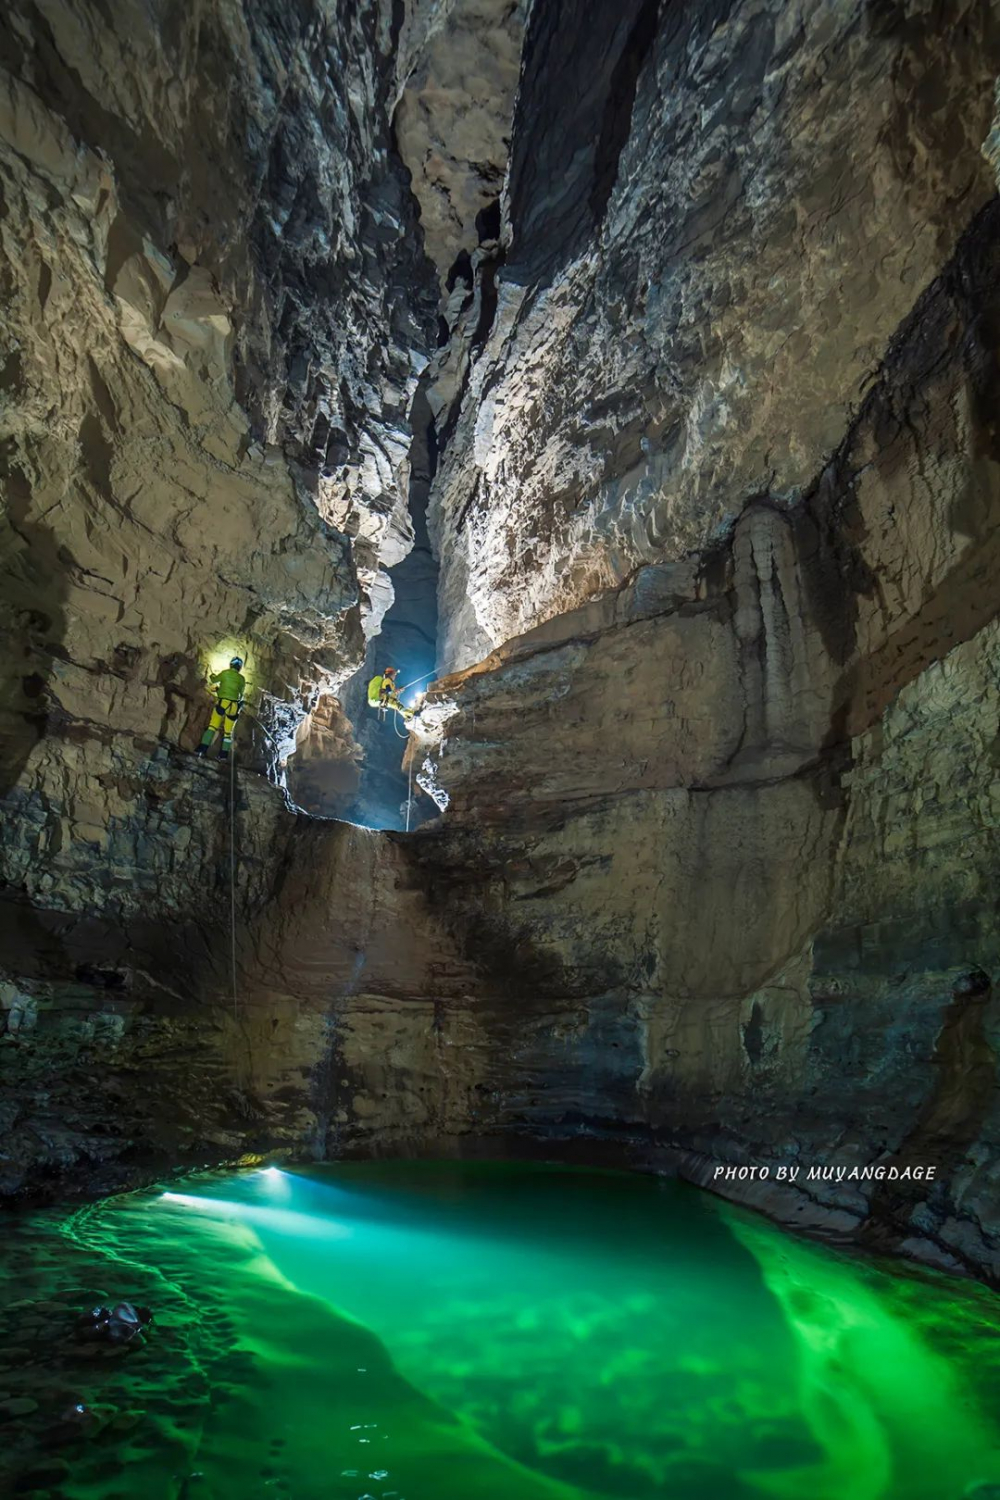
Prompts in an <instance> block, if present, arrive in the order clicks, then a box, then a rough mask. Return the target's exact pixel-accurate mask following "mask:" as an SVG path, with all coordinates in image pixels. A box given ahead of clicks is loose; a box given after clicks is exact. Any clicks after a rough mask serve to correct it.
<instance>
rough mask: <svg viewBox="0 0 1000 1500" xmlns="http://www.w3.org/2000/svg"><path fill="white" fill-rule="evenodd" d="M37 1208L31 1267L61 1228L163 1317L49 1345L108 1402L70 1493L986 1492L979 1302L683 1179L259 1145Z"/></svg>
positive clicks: (376, 1496)
mask: <svg viewBox="0 0 1000 1500" xmlns="http://www.w3.org/2000/svg"><path fill="white" fill-rule="evenodd" d="M35 1229H36V1231H37V1234H38V1243H39V1244H40V1245H41V1246H42V1247H43V1250H44V1251H45V1253H44V1254H43V1255H42V1258H41V1261H40V1265H41V1266H42V1267H43V1268H45V1267H47V1269H44V1270H43V1272H40V1273H39V1274H42V1275H43V1279H46V1278H47V1279H48V1280H49V1281H51V1280H52V1277H53V1275H54V1274H55V1273H56V1272H57V1271H58V1270H59V1268H60V1266H61V1265H62V1263H63V1261H64V1260H65V1256H66V1254H70V1255H72V1256H76V1257H78V1258H79V1260H80V1264H81V1265H85V1266H86V1268H87V1276H88V1277H90V1278H91V1281H93V1278H94V1277H101V1278H103V1279H102V1281H101V1284H100V1286H99V1287H98V1286H96V1285H94V1287H93V1290H94V1292H95V1293H96V1292H98V1291H100V1292H101V1293H103V1294H106V1295H108V1296H112V1297H113V1296H116V1295H117V1296H124V1295H129V1294H132V1295H134V1296H139V1295H140V1294H141V1296H142V1299H143V1300H145V1301H147V1302H150V1303H151V1304H152V1305H154V1306H155V1307H156V1308H157V1311H158V1321H157V1323H156V1325H154V1329H153V1332H152V1335H151V1337H150V1340H149V1343H148V1345H147V1347H146V1348H145V1349H141V1350H137V1351H130V1352H128V1353H127V1354H126V1355H124V1356H121V1357H120V1358H118V1359H117V1361H116V1362H110V1361H109V1362H105V1363H103V1364H101V1365H100V1367H99V1368H98V1367H97V1366H96V1365H95V1362H94V1361H93V1360H91V1361H90V1363H88V1364H87V1365H86V1367H85V1368H81V1367H77V1366H75V1365H74V1363H73V1360H74V1351H73V1349H72V1348H71V1349H70V1350H69V1351H68V1353H67V1354H66V1355H65V1356H64V1363H63V1366H62V1368H61V1370H60V1372H59V1379H60V1381H61V1384H62V1390H61V1395H62V1396H66V1395H68V1394H70V1393H71V1392H72V1393H73V1394H77V1395H80V1396H81V1398H82V1400H83V1402H84V1404H86V1403H87V1402H89V1403H92V1404H95V1403H96V1405H98V1406H100V1405H101V1401H102V1397H103V1399H104V1405H105V1409H106V1411H112V1412H114V1413H116V1415H115V1417H114V1418H113V1419H112V1420H109V1422H108V1425H107V1426H106V1427H104V1428H102V1429H101V1431H99V1432H98V1433H97V1434H96V1435H94V1436H91V1437H88V1439H87V1440H86V1442H83V1441H82V1440H81V1441H78V1442H75V1443H70V1444H69V1445H68V1446H67V1447H64V1448H63V1449H62V1450H60V1451H61V1452H62V1453H63V1455H64V1457H63V1462H64V1463H65V1466H66V1470H65V1472H63V1473H62V1474H61V1475H60V1477H59V1481H58V1482H59V1488H58V1494H59V1495H61V1496H65V1497H66V1500H90V1497H92V1496H97V1495H100V1496H102V1497H103V1500H113V1497H125V1496H128V1497H130V1500H131V1497H137V1496H139V1495H142V1496H150V1497H155V1496H159V1495H163V1496H176V1495H185V1496H189V1497H192V1500H256V1497H260V1500H264V1497H267V1496H285V1497H294V1500H320V1497H322V1500H361V1497H371V1500H473V1497H477V1500H478V1497H483V1500H494V1497H495V1500H500V1497H503V1500H536V1497H537V1500H543V1497H548V1500H596V1497H608V1500H646V1497H652V1496H670V1497H672V1500H750V1497H760V1496H777V1497H786V1500H960V1497H965V1496H970V1495H977V1496H981V1497H982V1500H986V1497H987V1496H989V1497H990V1500H995V1496H996V1495H1000V1488H998V1489H997V1490H996V1491H994V1490H993V1488H992V1487H993V1486H1000V1425H998V1416H1000V1402H998V1394H1000V1354H998V1351H997V1349H996V1347H995V1346H996V1344H997V1340H996V1331H997V1312H998V1306H1000V1304H998V1301H997V1299H996V1298H995V1297H994V1296H992V1295H991V1294H990V1293H988V1292H985V1291H983V1290H982V1289H980V1288H978V1287H976V1286H973V1285H971V1284H966V1283H957V1282H954V1281H951V1280H948V1279H945V1278H943V1277H940V1276H936V1275H933V1274H928V1273H922V1272H917V1271H914V1270H912V1269H910V1268H907V1267H902V1266H899V1265H896V1264H886V1263H881V1264H874V1263H870V1262H866V1261H862V1260H859V1259H856V1258H852V1257H849V1256H846V1255H843V1254H840V1253H837V1252H834V1251H831V1250H828V1249H825V1248H823V1247H821V1246H818V1245H815V1244H811V1243H807V1242H804V1241H800V1240H796V1239H793V1238H790V1237H789V1236H786V1235H784V1234H782V1233H781V1232H780V1231H779V1230H777V1229H776V1228H774V1227H773V1226H771V1225H770V1224H768V1223H766V1222H764V1221H762V1220H759V1219H757V1218H755V1217H754V1216H751V1215H749V1214H746V1213H744V1212H742V1211H737V1210H734V1209H733V1208H731V1207H729V1206H727V1205H725V1204H723V1203H721V1202H719V1201H718V1200H716V1199H713V1198H711V1197H710V1196H708V1195H705V1194H702V1193H699V1192H698V1191H696V1190H694V1189H692V1188H689V1187H686V1186H683V1185H680V1184H676V1183H664V1182H660V1181H658V1180H656V1179H652V1178H644V1177H637V1176H631V1175H627V1174H617V1173H604V1172H601V1173H595V1172H585V1171H574V1170H566V1169H560V1168H550V1167H534V1168H532V1167H523V1166H509V1165H475V1166H471V1165H455V1164H441V1163H430V1164H428V1163H391V1164H375V1165H373V1164H357V1165H337V1166H330V1167H323V1168H317V1169H314V1170H308V1169H307V1170H294V1171H274V1170H265V1171H253V1172H247V1173H243V1174H229V1175H221V1174H220V1175H208V1176H202V1177H199V1178H197V1179H193V1180H190V1181H188V1182H187V1183H185V1184H182V1185H180V1186H175V1187H173V1188H172V1189H171V1190H170V1191H169V1192H166V1193H143V1194H135V1195H130V1196H128V1197H122V1198H118V1199H112V1200H109V1201H108V1202H106V1203H104V1204H100V1205H97V1206H96V1207H90V1208H88V1209H86V1210H83V1211H82V1212H80V1213H78V1214H75V1215H72V1216H70V1217H69V1218H66V1217H62V1216H59V1215H57V1214H47V1215H38V1216H35ZM60 1246H61V1247H62V1258H61V1257H60ZM46 1255H47V1256H48V1260H46ZM76 1269H77V1268H76V1267H74V1270H76ZM79 1279H80V1278H79V1276H78V1277H77V1280H79ZM22 1280H23V1277H22ZM42 1290H44V1288H42ZM80 1291H81V1292H82V1291H83V1288H82V1287H81V1288H80ZM28 1300H29V1301H30V1298H29V1299H28ZM63 1300H64V1301H65V1296H64V1298H63ZM59 1305H61V1304H60V1302H59V1298H58V1297H57V1299H56V1301H55V1302H54V1303H51V1307H53V1308H54V1307H57V1306H59ZM48 1316H49V1317H55V1316H56V1314H55V1313H54V1312H51V1311H50V1313H49V1314H48ZM36 1321H37V1320H36ZM2 1360H3V1351H2V1349H0V1366H2ZM22 1373H24V1372H23V1371H22ZM25 1378H27V1376H25ZM2 1384H3V1374H2V1370H0V1385H2ZM43 1385H44V1382H43ZM40 1405H41V1403H40ZM123 1412H126V1413H130V1414H131V1415H130V1417H129V1421H128V1422H127V1423H126V1425H125V1427H124V1429H123V1430H122V1432H121V1433H120V1434H119V1435H118V1436H115V1433H114V1430H113V1422H114V1421H118V1422H120V1421H121V1417H122V1413H123ZM25 1454H27V1449H25ZM24 1463H28V1457H27V1456H26V1457H25V1458H24ZM102 1486H103V1488H102Z"/></svg>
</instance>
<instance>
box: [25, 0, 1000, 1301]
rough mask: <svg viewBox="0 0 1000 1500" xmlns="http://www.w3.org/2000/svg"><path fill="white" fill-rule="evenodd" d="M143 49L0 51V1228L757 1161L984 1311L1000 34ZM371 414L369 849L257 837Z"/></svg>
mask: <svg viewBox="0 0 1000 1500" xmlns="http://www.w3.org/2000/svg"><path fill="white" fill-rule="evenodd" d="M945 12H946V13H945ZM157 17H158V19H157ZM157 17H152V16H151V14H150V13H149V12H148V11H146V10H143V11H142V14H141V15H140V14H139V13H138V12H136V13H135V14H134V15H133V14H132V12H131V11H130V10H129V8H128V7H127V6H125V5H124V4H121V5H119V4H117V3H113V4H112V5H111V6H110V7H108V6H107V5H103V4H102V5H98V4H96V3H94V4H90V3H88V0H82V3H74V4H72V5H70V4H68V3H66V4H64V3H60V0H46V4H45V5H44V6H42V7H40V8H39V7H37V6H34V5H31V4H29V3H28V0H14V3H13V4H12V5H10V6H8V7H7V9H6V11H5V12H4V14H3V16H2V17H0V56H2V59H3V70H2V72H0V188H2V194H3V196H2V210H0V268H2V278H3V282H2V285H3V290H4V296H3V299H2V300H3V307H2V314H0V315H2V317H3V319H4V331H5V335H6V337H5V340H4V345H3V351H2V354H0V361H2V364H0V382H2V387H3V393H4V403H5V404H4V406H3V409H2V415H0V423H2V430H0V474H2V478H3V486H4V500H5V509H4V515H3V520H2V523H0V524H2V528H3V529H2V532H0V569H2V574H3V583H2V601H3V602H2V605H0V629H2V632H3V637H4V642H5V645H4V649H3V656H2V660H3V668H2V672H3V677H2V694H0V714H2V728H3V783H2V788H0V791H2V794H3V798H4V801H3V825H2V831H0V863H2V876H3V880H4V882H5V884H4V887H3V893H2V900H0V964H2V967H3V971H4V977H3V980H2V987H0V1000H2V1005H3V1013H4V1016H5V1031H4V1033H3V1035H2V1037H0V1058H2V1063H3V1069H4V1089H3V1093H2V1096H0V1190H2V1191H3V1192H4V1193H6V1194H10V1195H15V1196H18V1195H20V1196H29V1195H32V1194H43V1193H46V1192H64V1191H68V1190H72V1189H76V1190H79V1191H84V1192H97V1191H102V1190H105V1189H109V1188H112V1187H114V1186H117V1185H120V1184H122V1183H127V1182H131V1181H136V1180H140V1179H141V1178H142V1177H144V1176H148V1175H149V1174H150V1173H153V1172H156V1171H161V1170H165V1169H166V1168H167V1167H169V1166H172V1165H176V1164H178V1163H184V1162H201V1161H207V1160H211V1159H223V1158H230V1159H231V1158H235V1157H238V1156H239V1155H240V1154H241V1153H242V1152H244V1151H247V1150H272V1149H284V1150H287V1151H289V1152H306V1153H313V1154H315V1155H317V1156H327V1155H330V1156H336V1155H343V1154H348V1153H359V1154H363V1153H378V1152H388V1151H396V1152H411V1153H420V1152H431V1151H437V1152H441V1153H448V1152H456V1153H457V1152H472V1151H476V1150H494V1151H500V1152H504V1151H509V1152H517V1153H524V1154H530V1153H532V1152H544V1153H549V1154H555V1153H566V1154H568V1153H570V1152H572V1151H574V1150H575V1151H577V1152H579V1153H580V1154H581V1156H582V1157H583V1158H584V1159H588V1160H595V1159H598V1158H599V1159H602V1160H609V1161H618V1162H623V1161H624V1162H631V1163H635V1164H640V1165H644V1166H654V1167H657V1168H664V1169H670V1170H677V1171H682V1172H684V1173H685V1174H687V1175H688V1176H690V1177H692V1178H693V1179H694V1180H697V1181H703V1182H706V1183H708V1184H709V1185H712V1183H713V1180H714V1179H713V1164H715V1163H718V1162H720V1161H724V1162H730V1163H736V1164H744V1165H750V1164H754V1163H758V1162H764V1163H771V1164H775V1165H776V1166H777V1165H782V1166H784V1167H785V1168H786V1169H789V1173H787V1174H786V1176H785V1179H784V1182H783V1183H779V1182H777V1181H776V1180H775V1177H773V1176H772V1177H771V1178H770V1179H769V1180H768V1179H760V1180H759V1179H754V1180H752V1181H750V1180H749V1179H737V1180H735V1181H734V1183H733V1184H732V1185H729V1184H723V1185H722V1186H723V1187H724V1190H726V1191H731V1192H733V1193H737V1194H739V1193H744V1192H745V1193H747V1194H748V1195H750V1194H752V1196H753V1200H754V1201H755V1202H758V1203H763V1204H765V1205H766V1206H767V1207H768V1208H769V1209H770V1210H771V1211H772V1212H774V1213H776V1214H779V1215H782V1216H784V1217H787V1218H790V1219H792V1220H793V1221H794V1222H797V1223H801V1224H805V1225H809V1226H812V1227H823V1226H826V1227H828V1228H835V1229H837V1230H838V1231H840V1232H854V1231H857V1232H859V1233H861V1234H862V1235H864V1236H865V1237H866V1238H867V1239H868V1240H869V1241H870V1242H871V1243H872V1244H875V1245H878V1246H889V1247H893V1248H900V1247H902V1248H904V1249H906V1250H908V1251H911V1252H912V1253H915V1254H921V1255H924V1256H929V1257H931V1258H934V1259H935V1260H937V1261H938V1262H939V1263H941V1264H945V1265H950V1266H953V1267H954V1266H964V1267H967V1268H971V1269H973V1270H975V1271H977V1272H979V1273H982V1274H989V1275H998V1274H1000V1167H998V1161H1000V1156H998V1149H997V1148H998V1138H1000V1118H998V1106H997V1103H996V1100H997V1089H996V1045H997V1043H996V1036H997V1015H996V1003H997V1002H996V977H997V970H998V967H1000V928H998V925H997V919H996V900H995V890H996V886H997V879H998V875H1000V870H998V861H997V848H998V835H997V828H998V820H1000V770H998V767H1000V759H998V754H997V744H998V728H997V726H998V722H1000V688H998V683H1000V622H998V619H997V614H998V610H1000V594H998V591H997V584H996V579H997V577H998V574H1000V568H998V564H1000V556H998V547H1000V541H998V537H1000V437H998V425H997V412H998V410H1000V362H998V352H1000V301H998V287H1000V207H998V200H997V199H996V197H995V189H996V178H995V175H994V170H995V166H996V157H997V150H996V144H997V126H996V115H995V97H996V96H995V87H996V79H997V74H998V73H1000V34H998V23H997V19H996V16H995V14H994V11H993V9H992V8H991V7H989V6H987V5H984V4H979V3H975V0H955V3H953V4H952V5H950V6H948V7H944V8H934V7H928V6H926V5H924V4H918V3H916V0H913V3H903V4H898V5H892V6H885V5H878V4H864V5H855V4H849V3H839V0H836V3H829V4H823V5H816V4H811V3H809V4H807V3H802V4H791V5H789V4H776V3H774V4H772V3H768V0H714V3H711V4H702V3H698V4H695V3H694V0H690V3H681V4H674V5H670V6H667V5H657V4H656V3H654V0H622V3H621V4H619V5H615V6H610V5H599V6H594V5H584V4H583V3H582V0H536V3H535V4H534V6H532V7H531V9H530V13H528V14H526V13H525V9H524V8H522V7H520V6H518V5H515V4H509V5H499V4H496V3H494V0H406V3H402V4H389V3H385V4H376V5H370V6H365V5H354V4H345V5H333V4H330V3H318V0H317V3H312V4H302V5H284V4H281V5H279V4H274V5H271V4H265V3H263V0H261V3H254V4H249V5H246V6H243V7H239V6H234V5H233V4H231V3H230V0H213V3H211V4H209V5H207V6H202V7H196V8H194V9H190V8H188V9H184V8H181V9H180V10H170V9H169V8H168V9H166V10H161V11H159V12H157ZM515 85H516V86H515ZM418 382H419V391H420V394H419V398H418V399H417V402H416V404H415V393H416V392H417V390H418ZM418 408H419V413H420V417H419V426H420V430H421V432H422V433H423V434H425V435H426V434H427V431H428V429H427V413H428V410H429V413H430V415H431V416H432V417H433V427H432V429H431V431H432V437H433V446H434V453H435V457H436V459H437V465H436V469H435V468H434V466H433V465H432V464H431V463H430V462H429V459H428V457H427V455H426V454H424V455H422V456H419V458H418V463H419V469H418V478H419V479H420V481H421V485H422V486H423V487H424V488H426V485H425V482H424V481H425V480H426V482H427V483H430V485H431V495H430V510H429V520H430V532H431V539H432V541H433V543H434V547H435V549H436V553H437V558H438V562H439V564H440V569H441V573H440V586H439V590H438V605H439V620H440V638H439V663H438V664H439V667H440V668H441V670H442V672H444V673H446V674H447V675H445V676H443V677H442V679H441V680H440V681H439V682H438V683H437V684H436V685H434V687H433V688H432V690H431V692H430V693H429V695H428V700H427V704H426V706H425V708H424V709H423V711H422V712H421V714H420V718H419V722H418V732H417V734H416V735H415V736H414V737H413V739H412V742H411V745H410V747H409V749H408V752H407V760H406V766H405V770H406V771H407V774H408V772H409V770H411V769H412V771H413V773H414V781H415V785H416V786H417V788H418V789H419V792H418V795H419V796H420V797H422V798H423V800H424V805H425V807H426V808H427V811H429V812H432V814H433V816H432V819H431V821H430V822H428V823H426V824H425V825H424V826H423V827H421V828H420V829H419V830H418V831H417V832H416V833H414V834H411V835H409V836H406V835H402V834H395V833H386V834H378V833H376V832H374V831H372V830H371V829H368V828H360V827H355V826H352V825H351V824H349V823H345V822H336V821H334V820H333V819H332V818H321V817H309V816H307V815H306V814H305V813H303V812H302V810H301V809H302V808H303V807H304V808H306V809H310V810H312V811H324V812H327V813H329V812H330V811H342V810H343V808H344V807H348V806H355V805H361V803H362V802H363V799H359V800H355V799H357V778H358V774H359V767H361V768H362V769H363V762H362V757H363V756H364V755H365V754H366V753H367V751H366V743H367V737H368V736H370V733H371V724H370V722H369V724H368V725H367V727H366V729H365V731H364V732H360V731H359V732H358V733H355V730H356V728H357V725H356V724H352V723H351V722H350V718H349V713H350V707H349V703H350V695H349V694H348V693H345V692H344V691H342V688H343V684H345V683H346V682H347V681H348V679H350V678H351V677H352V675H353V674H355V673H356V672H357V671H358V669H359V667H360V666H361V664H362V662H363V660H364V659H365V654H366V651H367V652H368V659H369V661H371V660H374V659H376V653H377V644H376V643H377V642H378V641H379V639H380V637H379V627H380V623H381V619H382V616H383V615H384V613H385V611H386V610H387V608H388V606H389V604H390V602H391V597H392V583H391V580H390V577H389V575H388V572H387V569H388V568H390V567H391V566H393V565H394V564H396V563H398V562H399V561H400V559H401V558H403V557H404V556H405V555H406V552H407V549H408V548H409V547H410V545H411V542H412V540H413V536H414V527H413V523H412V520H411V518H410V516H409V515H408V513H407V508H406V496H407V492H408V489H409V488H410V473H409V469H410V455H411V430H412V429H414V428H415V427H417V425H418V423H417V417H416V413H417V410H418ZM429 441H430V439H429ZM432 472H433V476H434V477H433V479H431V477H430V476H431V473H432ZM418 487H419V486H418ZM402 576H403V575H402V574H399V575H397V577H402ZM424 581H425V582H426V578H425V579H424ZM409 623H410V626H411V627H412V626H413V621H412V620H411V621H410V622H409ZM388 634H389V633H388V632H387V638H388ZM237 648H240V651H241V654H244V655H246V656H247V659H248V670H249V675H250V680H251V687H252V689H253V693H254V701H255V702H256V701H257V697H258V695H259V694H262V695H264V696H263V697H262V699H261V703H262V705H263V706H262V707H260V709H259V712H260V717H261V718H262V719H263V720H264V722H265V725H267V726H269V727H270V730H271V733H272V736H273V739H268V738H267V737H266V736H265V735H264V733H263V732H262V730H261V729H259V728H258V727H256V725H254V724H252V723H250V722H249V721H244V723H243V724H241V726H240V728H239V729H238V731H237V746H238V756H237V759H238V766H237V769H236V771H235V773H234V774H233V775H232V777H231V778H230V775H229V774H228V773H227V772H225V771H224V770H222V769H220V768H219V767H217V766H216V765H215V764H213V763H212V762H211V761H206V762H202V761H197V760H195V759H194V758H193V757H192V756H191V754H190V751H191V750H192V749H193V747H194V745H195V743H196V741H197V738H198V735H199V733H200V731H201V728H202V726H203V724H204V720H205V716H206V713H207V708H208V699H207V697H206V696H205V695H204V694H203V692H202V688H201V683H202V680H203V677H204V672H205V669H206V667H207V666H208V665H218V664H219V663H218V661H217V660H214V659H213V660H212V661H211V662H210V661H209V658H210V657H213V656H214V655H215V654H216V653H221V654H222V655H223V656H226V655H227V654H228V653H230V652H231V651H232V650H235V649H237ZM379 664H380V665H381V661H380V660H379ZM352 691H353V690H352ZM345 705H346V706H345ZM359 711H360V712H362V713H363V712H365V709H364V708H363V707H361V708H360V710H359ZM276 746H277V748H276ZM400 748H402V747H400ZM278 760H286V761H288V765H287V766H286V768H285V772H286V776H287V786H288V790H289V793H290V797H286V795H285V793H284V791H283V789H282V787H280V786H277V785H274V784H271V782H269V781H268V780H267V779H265V777H263V776H261V775H259V774H255V772H257V771H259V770H263V769H267V768H268V767H269V768H270V771H271V778H272V782H273V781H280V780H281V779H282V778H281V776H280V775H279V771H278V768H277V767H276V765H275V762H276V761H278ZM446 799H447V800H446ZM431 802H433V804H434V806H433V808H432V807H431V805H430V804H431ZM439 809H440V810H439ZM233 870H235V874H236V879H235V883H233V882H232V871H233ZM233 911H234V912H235V945H233V942H232V934H231V932H230V919H231V912H233ZM234 952H235V963H234V960H233V955H234ZM890 1160H892V1161H900V1162H903V1163H906V1162H908V1161H913V1162H919V1163H920V1164H921V1165H926V1164H931V1165H934V1166H935V1168H936V1171H935V1175H934V1177H933V1179H928V1178H926V1177H924V1178H920V1179H914V1178H910V1179H908V1180H907V1181H906V1184H905V1186H903V1185H900V1184H898V1183H894V1182H892V1181H890V1180H889V1179H885V1178H882V1179H878V1180H875V1181H873V1180H872V1179H870V1178H869V1179H860V1178H859V1177H857V1176H854V1177H850V1176H848V1175H846V1174H845V1175H843V1176H838V1174H837V1170H836V1169H837V1168H840V1167H844V1168H846V1169H848V1170H849V1169H850V1168H852V1167H854V1166H863V1165H865V1164H866V1163H870V1162H875V1161H882V1162H885V1161H890ZM811 1165H816V1166H819V1167H822V1168H823V1169H824V1171H826V1169H827V1168H829V1169H831V1172H832V1175H830V1174H828V1175H825V1176H820V1177H816V1178H812V1179H810V1178H808V1177H807V1168H808V1167H809V1166H811ZM792 1167H801V1168H802V1172H801V1174H799V1175H798V1176H797V1177H796V1178H795V1180H794V1182H792V1181H791V1180H790V1169H791V1168H792ZM742 1183H748V1185H747V1186H743V1185H741V1184H742ZM717 1185H718V1184H717Z"/></svg>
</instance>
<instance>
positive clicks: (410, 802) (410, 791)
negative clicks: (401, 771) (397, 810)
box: [406, 755, 413, 833]
mask: <svg viewBox="0 0 1000 1500" xmlns="http://www.w3.org/2000/svg"><path fill="white" fill-rule="evenodd" d="M412 806H413V756H412V755H411V756H410V784H409V787H408V788H407V792H406V831H407V833H409V831H410V808H411V807H412Z"/></svg>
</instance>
